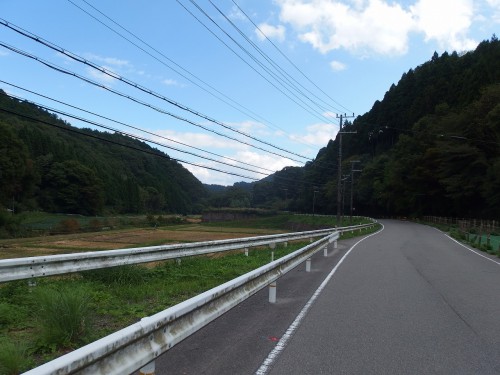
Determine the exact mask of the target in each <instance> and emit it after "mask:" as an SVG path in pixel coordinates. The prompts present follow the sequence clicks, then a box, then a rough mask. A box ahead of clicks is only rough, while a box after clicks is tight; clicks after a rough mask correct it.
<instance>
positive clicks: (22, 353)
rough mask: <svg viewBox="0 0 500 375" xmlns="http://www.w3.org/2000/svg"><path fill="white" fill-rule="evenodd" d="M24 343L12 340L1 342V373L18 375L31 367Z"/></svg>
mask: <svg viewBox="0 0 500 375" xmlns="http://www.w3.org/2000/svg"><path fill="white" fill-rule="evenodd" d="M26 354H27V349H26V347H25V346H24V345H23V344H19V343H13V342H10V341H6V340H4V341H2V342H0V374H5V375H17V374H19V373H21V372H23V371H24V370H27V369H29V368H30V367H31V361H30V360H29V359H27V355H26Z"/></svg>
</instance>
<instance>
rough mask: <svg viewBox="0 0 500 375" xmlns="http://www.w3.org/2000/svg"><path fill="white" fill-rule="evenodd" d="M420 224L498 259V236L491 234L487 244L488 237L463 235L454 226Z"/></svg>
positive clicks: (499, 248)
mask: <svg viewBox="0 0 500 375" xmlns="http://www.w3.org/2000/svg"><path fill="white" fill-rule="evenodd" d="M422 223H423V224H426V225H430V226H433V227H435V228H438V229H439V230H441V231H443V232H447V233H449V235H450V236H451V237H453V238H455V239H456V240H458V241H461V242H463V243H465V244H467V245H469V246H472V247H474V248H476V249H478V250H481V251H484V252H486V253H488V254H491V255H496V256H497V257H499V258H500V236H497V235H494V234H491V235H490V240H489V242H488V235H486V234H483V235H481V236H480V235H478V234H477V233H465V232H463V231H462V230H460V229H459V228H458V226H456V225H444V224H436V223H429V222H422Z"/></svg>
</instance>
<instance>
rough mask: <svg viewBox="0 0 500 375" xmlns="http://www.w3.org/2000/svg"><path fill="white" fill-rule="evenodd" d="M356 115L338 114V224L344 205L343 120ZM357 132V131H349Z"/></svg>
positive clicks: (339, 224)
mask: <svg viewBox="0 0 500 375" xmlns="http://www.w3.org/2000/svg"><path fill="white" fill-rule="evenodd" d="M350 117H354V113H353V114H352V116H347V115H346V114H343V115H340V116H339V115H337V118H340V127H339V165H338V172H337V226H341V225H342V224H341V222H340V217H341V209H342V208H341V205H342V134H343V133H344V132H342V120H343V119H345V118H350ZM348 133H355V132H348Z"/></svg>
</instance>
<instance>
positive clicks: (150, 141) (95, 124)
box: [7, 94, 269, 176]
mask: <svg viewBox="0 0 500 375" xmlns="http://www.w3.org/2000/svg"><path fill="white" fill-rule="evenodd" d="M7 96H9V97H10V98H13V99H18V100H21V101H24V102H26V103H30V104H34V105H36V106H38V107H40V108H41V109H44V110H46V111H50V112H54V113H57V114H59V115H62V116H67V117H69V118H72V119H74V120H78V121H82V122H84V123H86V124H90V125H94V126H97V127H100V128H103V129H106V130H110V131H113V132H115V133H118V134H121V135H124V136H127V137H130V138H134V139H137V140H140V141H143V142H148V143H152V144H155V145H158V146H161V147H165V148H169V149H171V150H174V151H177V152H181V153H184V154H188V155H191V156H195V157H198V158H201V159H205V160H208V161H213V162H216V163H220V164H224V165H226V166H230V167H233V168H238V169H242V170H245V171H247V172H253V173H257V174H262V175H264V176H269V174H266V173H263V172H259V171H255V170H252V169H248V168H244V167H238V166H235V165H232V164H229V163H225V162H223V161H219V160H215V159H212V158H208V157H205V156H201V155H198V154H195V153H193V152H190V151H185V150H181V149H179V148H176V147H172V146H168V145H166V144H164V143H160V142H156V141H153V140H151V139H147V138H144V137H141V136H138V135H135V134H131V133H127V132H124V131H122V130H118V129H115V128H113V127H111V126H107V125H103V124H100V123H98V122H95V121H92V120H88V119H85V118H83V117H80V116H76V115H73V114H71V113H68V112H64V111H61V110H58V109H55V108H50V107H47V106H44V105H42V104H39V103H36V102H32V101H29V100H27V99H24V98H20V97H17V96H15V95H10V94H7Z"/></svg>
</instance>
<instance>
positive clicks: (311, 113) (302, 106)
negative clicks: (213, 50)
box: [176, 0, 331, 122]
mask: <svg viewBox="0 0 500 375" xmlns="http://www.w3.org/2000/svg"><path fill="white" fill-rule="evenodd" d="M176 1H177V3H179V4H180V5H181V6H182V7H183V8H184V9H185V10H186V11H187V12H188V13H189V14H190V15H191V16H192V17H193V18H195V19H196V20H197V21H198V22H199V23H200V24H201V25H202V26H203V27H204V28H205V29H207V30H208V32H210V33H211V34H212V35H213V36H214V37H215V38H217V39H218V40H219V41H220V42H221V43H222V44H223V45H224V46H226V47H227V48H228V49H229V50H230V51H231V52H232V53H233V54H235V55H236V56H237V57H238V58H239V59H240V60H241V61H243V62H244V63H245V64H246V65H248V66H249V67H250V69H252V70H253V71H254V72H256V73H257V74H258V75H259V76H261V77H262V78H263V79H264V80H265V81H267V82H268V83H269V84H270V85H271V86H273V87H274V88H275V89H276V90H278V91H279V92H281V93H282V94H283V95H285V96H286V97H287V98H288V99H290V100H291V101H293V102H294V103H295V104H297V105H298V106H299V107H301V108H302V109H304V110H305V111H306V112H308V113H309V114H310V115H312V116H314V117H316V118H317V119H319V120H320V121H325V119H326V121H327V122H330V121H331V120H330V119H328V118H326V117H325V118H324V117H322V116H319V115H318V114H316V113H314V112H313V111H311V110H310V109H308V108H306V107H305V106H304V105H306V106H308V105H307V104H304V105H303V104H301V103H299V102H298V101H297V100H295V99H294V98H292V97H291V96H290V95H288V94H287V93H286V92H284V91H283V90H282V89H280V88H279V87H278V86H276V85H275V84H274V83H273V82H271V81H270V80H269V79H268V78H267V77H265V76H264V75H263V74H262V73H261V72H259V71H258V70H257V69H256V68H255V67H253V66H252V65H251V64H250V63H249V62H248V61H246V60H245V59H244V58H243V57H242V56H241V55H240V54H238V52H236V51H235V50H234V49H233V48H231V46H229V45H228V44H227V43H226V42H225V41H223V40H222V39H221V38H220V37H219V36H218V35H217V34H216V33H215V32H213V31H212V30H211V29H210V28H209V27H208V26H207V25H205V24H204V23H203V22H202V21H201V20H200V19H199V18H198V17H196V15H195V14H194V13H193V12H191V11H190V10H189V9H188V8H187V7H186V6H185V5H184V4H182V3H181V2H180V1H179V0H176ZM190 1H191V2H192V3H193V4H196V3H194V2H193V1H192V0H190ZM195 6H197V4H196V5H195ZM197 8H198V9H199V10H200V12H201V13H203V14H204V15H205V16H206V17H207V18H208V19H210V20H211V21H212V22H213V23H214V24H215V25H216V26H217V27H219V28H220V26H219V25H218V24H217V23H216V22H215V21H214V20H213V19H212V18H211V17H210V16H209V15H208V14H207V13H206V12H205V11H204V10H203V9H201V8H200V7H199V6H197ZM220 29H221V30H222V28H220ZM222 32H224V33H226V32H225V31H224V30H222ZM226 35H227V33H226ZM228 37H229V38H230V39H232V40H233V41H234V43H235V44H237V45H238V46H239V47H240V48H241V49H242V50H243V51H245V52H246V53H247V54H248V55H249V57H250V58H251V59H253V60H254V61H255V62H256V64H257V65H259V66H261V68H262V69H263V70H264V71H267V73H268V74H270V75H271V76H273V74H272V73H269V71H268V69H267V68H266V67H264V66H263V65H262V63H260V62H259V61H258V60H256V58H255V57H254V56H252V55H251V54H250V53H249V52H248V51H247V50H246V49H245V48H243V47H242V46H241V45H240V44H239V43H238V42H236V41H235V40H234V38H232V37H231V36H229V35H228ZM275 79H276V78H275ZM278 81H279V80H278ZM287 91H290V90H287ZM292 95H294V96H295V97H297V96H296V95H295V94H293V93H292ZM299 100H300V99H299ZM308 107H309V108H310V106H308ZM311 109H312V108H311Z"/></svg>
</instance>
